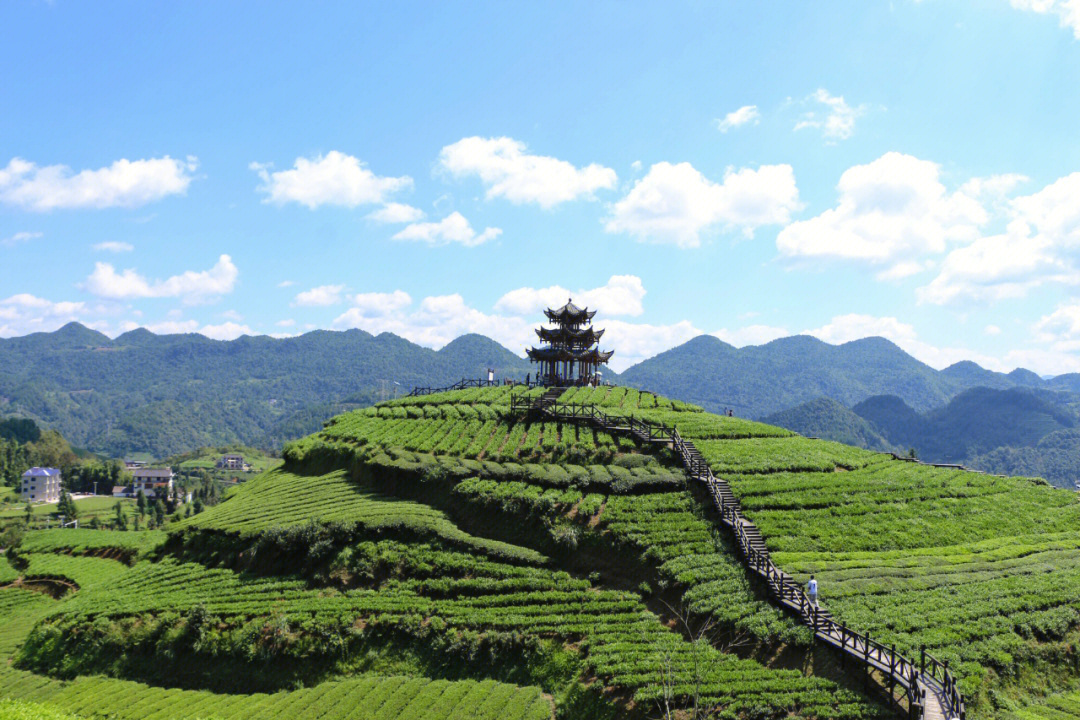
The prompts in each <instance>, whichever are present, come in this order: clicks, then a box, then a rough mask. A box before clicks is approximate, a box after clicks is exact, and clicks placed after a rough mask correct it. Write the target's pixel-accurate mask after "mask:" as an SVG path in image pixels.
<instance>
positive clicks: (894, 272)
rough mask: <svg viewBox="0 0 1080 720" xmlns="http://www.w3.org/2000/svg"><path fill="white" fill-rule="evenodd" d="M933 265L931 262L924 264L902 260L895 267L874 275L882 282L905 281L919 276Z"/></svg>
mask: <svg viewBox="0 0 1080 720" xmlns="http://www.w3.org/2000/svg"><path fill="white" fill-rule="evenodd" d="M931 265H932V263H929V262H926V263H922V262H918V261H917V260H902V261H900V262H898V263H896V264H895V265H893V266H892V267H890V268H888V269H885V270H882V271H881V272H879V273H877V274H876V275H874V277H875V278H876V279H878V280H882V281H886V280H903V279H904V278H906V277H911V276H912V275H918V274H919V273H921V272H923V271H924V270H926V269H927V268H929V267H930V266H931Z"/></svg>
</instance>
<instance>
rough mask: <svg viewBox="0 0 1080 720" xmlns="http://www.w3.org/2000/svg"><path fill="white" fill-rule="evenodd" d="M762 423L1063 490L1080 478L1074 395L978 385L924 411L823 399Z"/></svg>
mask: <svg viewBox="0 0 1080 720" xmlns="http://www.w3.org/2000/svg"><path fill="white" fill-rule="evenodd" d="M765 420H766V421H768V422H770V423H773V424H775V425H780V426H781V427H786V428H788V429H790V430H795V431H797V432H800V433H802V434H804V435H813V436H820V437H824V438H828V439H831V440H839V441H841V442H846V443H849V444H852V445H858V446H859V447H870V448H874V449H877V450H888V451H894V452H900V453H906V452H907V451H908V449H909V448H913V449H914V450H915V451H916V452H917V454H918V456H919V457H920V458H922V459H923V460H926V461H930V462H940V463H963V464H966V465H968V466H970V467H973V468H976V469H979V470H984V471H987V472H992V473H995V474H1005V475H1030V476H1038V477H1043V478H1046V479H1047V480H1049V481H1050V482H1052V483H1054V484H1055V485H1058V486H1061V487H1069V488H1071V487H1073V485H1074V482H1075V481H1076V480H1078V479H1080V454H1078V453H1075V452H1072V451H1073V450H1074V449H1075V447H1074V442H1075V440H1074V436H1075V432H1074V430H1073V428H1075V427H1076V426H1077V424H1078V423H1080V417H1078V416H1077V408H1076V396H1075V395H1074V394H1073V393H1071V392H1064V391H1057V392H1054V391H1048V390H1035V389H1030V388H1015V387H1014V388H1008V389H1004V390H994V389H990V388H983V387H979V388H973V389H970V390H966V391H964V392H962V393H960V394H958V395H957V396H956V397H954V398H952V399H951V400H950V401H949V402H948V403H946V404H945V405H944V406H943V407H940V408H936V409H934V410H931V411H929V412H926V413H919V412H916V411H915V409H914V408H912V407H911V406H909V405H908V404H907V403H905V402H904V401H903V399H901V398H899V397H896V396H895V395H878V396H875V397H871V398H867V399H866V400H864V401H862V402H860V403H858V404H857V405H855V407H854V408H847V407H844V406H842V405H840V404H839V403H836V402H834V401H832V400H829V399H826V398H819V399H817V400H812V401H810V402H808V403H804V404H802V405H800V406H798V407H795V408H791V409H789V410H784V411H782V412H779V413H775V414H773V415H770V416H769V417H767V418H765Z"/></svg>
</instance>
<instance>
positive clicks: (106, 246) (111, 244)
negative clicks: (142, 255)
mask: <svg viewBox="0 0 1080 720" xmlns="http://www.w3.org/2000/svg"><path fill="white" fill-rule="evenodd" d="M94 249H95V250H97V251H98V252H113V253H122V252H131V251H132V250H134V249H135V246H134V245H132V244H131V243H126V242H117V241H115V240H108V241H106V242H99V243H97V244H95V245H94Z"/></svg>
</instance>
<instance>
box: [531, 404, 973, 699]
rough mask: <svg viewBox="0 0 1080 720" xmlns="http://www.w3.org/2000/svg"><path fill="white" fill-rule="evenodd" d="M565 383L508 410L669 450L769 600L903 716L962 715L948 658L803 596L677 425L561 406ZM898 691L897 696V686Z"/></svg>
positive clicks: (578, 406)
mask: <svg viewBox="0 0 1080 720" xmlns="http://www.w3.org/2000/svg"><path fill="white" fill-rule="evenodd" d="M563 390H564V388H550V389H549V390H547V391H546V392H545V393H544V394H543V395H542V396H540V397H537V398H521V399H515V398H511V401H510V407H511V412H516V411H524V412H526V413H532V414H536V415H539V416H541V417H544V418H545V419H550V420H555V421H558V422H568V423H580V424H588V425H592V426H593V427H595V428H597V429H599V430H603V431H605V432H609V433H615V434H620V435H625V436H629V437H632V438H633V439H634V440H636V441H637V442H638V443H640V444H645V445H663V446H665V447H669V448H671V449H672V450H673V451H674V452H675V454H676V455H677V456H678V458H679V460H680V462H682V464H683V466H684V467H685V468H686V471H687V473H688V474H689V475H690V477H691V478H693V479H695V480H698V481H700V482H702V483H703V484H704V485H705V486H706V488H707V489H708V491H709V494H710V495H711V496H712V498H713V502H714V504H715V505H716V509H717V511H718V512H719V513H720V519H721V521H722V522H723V524H724V525H725V526H727V527H728V528H730V529H731V530H732V532H733V533H734V535H735V540H736V542H737V543H738V546H739V549H740V551H741V553H742V556H743V560H744V561H745V563H746V565H747V567H748V568H749V569H750V570H751V572H753V573H754V574H756V575H758V576H759V577H761V578H762V579H763V580H764V581H765V583H766V584H767V586H768V589H769V594H770V596H771V597H772V598H773V600H774V601H775V602H776V603H777V604H779V605H781V606H783V607H786V608H788V609H789V610H790V611H792V612H794V613H795V614H796V615H797V616H798V617H799V618H800V619H801V620H802V621H803V622H804V623H806V624H807V625H808V626H809V627H810V628H811V629H812V630H813V632H814V637H815V638H816V639H817V640H818V641H820V642H822V643H825V644H826V645H829V646H831V647H833V648H836V649H837V650H838V651H840V652H842V653H844V655H845V656H847V657H849V658H854V659H855V660H857V661H859V662H861V663H862V664H863V665H865V666H866V668H867V672H868V673H870V674H871V675H872V676H874V675H876V677H877V679H878V680H879V681H880V682H881V683H882V685H883V686H884V687H885V688H886V689H887V690H888V692H889V697H890V698H892V699H893V701H894V702H897V703H898V704H899V705H900V707H901V708H902V709H903V710H904V711H905V712H906V713H907V714H908V715H909V717H910V718H912V719H915V718H924V719H925V720H947V719H948V720H951V719H952V718H959V719H960V720H964V717H965V710H964V701H963V699H962V698H961V696H960V693H959V691H958V690H957V688H956V679H955V677H954V676H953V674H952V673H951V672H950V670H949V663H948V661H945V662H941V661H939V660H937V659H936V658H934V657H933V656H931V655H929V654H928V653H926V652H925V650H921V651H920V653H919V662H918V664H915V663H914V662H913V661H912V660H909V659H908V658H906V657H904V656H903V655H902V654H900V653H899V652H897V650H896V646H895V645H893V646H886V645H883V644H882V643H879V642H877V641H875V640H874V639H872V638H871V637H870V635H869V633H867V634H865V635H864V634H862V633H858V632H856V631H854V630H852V629H851V628H848V627H847V626H845V625H842V624H841V623H839V622H837V621H836V620H834V619H833V617H832V615H831V614H830V613H829V611H828V610H826V609H825V608H823V607H821V606H820V605H816V604H814V603H811V602H810V598H809V597H808V596H807V595H806V593H805V592H803V589H802V587H801V586H800V585H799V584H797V583H795V581H794V580H792V579H791V576H789V575H788V574H787V573H785V572H783V571H781V570H780V569H779V568H778V567H777V566H776V565H775V564H774V563H773V561H772V558H771V557H770V555H769V551H768V549H767V548H766V547H765V540H764V539H763V538H762V537H761V532H760V531H759V530H758V528H757V526H755V525H754V523H753V522H751V521H750V520H749V519H747V518H746V517H745V516H744V515H743V513H742V508H741V506H740V505H739V501H738V498H736V497H735V494H734V493H733V492H732V491H731V487H730V486H729V485H728V483H727V481H725V480H723V479H722V478H718V477H716V476H715V475H714V474H713V472H712V469H711V468H710V467H709V464H708V463H707V462H705V458H704V457H702V455H701V453H700V452H699V451H698V449H697V448H696V447H694V444H693V442H691V441H689V440H685V439H683V437H682V436H681V435H679V431H678V430H677V429H676V428H669V427H667V426H666V425H661V424H656V423H650V422H647V421H643V420H638V419H636V418H634V417H632V416H630V417H626V416H620V415H607V414H606V413H604V412H602V411H601V410H600V409H599V408H598V407H597V406H595V405H583V404H572V403H567V404H560V403H558V402H557V400H558V398H559V396H561V395H562V393H563ZM897 688H899V689H900V690H901V694H900V696H899V697H897V695H896V689H897Z"/></svg>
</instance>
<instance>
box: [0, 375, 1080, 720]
mask: <svg viewBox="0 0 1080 720" xmlns="http://www.w3.org/2000/svg"><path fill="white" fill-rule="evenodd" d="M529 394H530V395H531V396H538V395H539V393H538V391H536V390H533V391H531V392H530V393H529ZM512 395H513V396H515V397H519V398H520V397H521V395H522V393H521V391H520V390H516V391H515V390H514V389H512V388H509V387H492V388H477V389H470V390H462V391H455V392H448V393H441V394H433V395H426V396H422V397H410V398H402V399H399V400H395V401H392V402H388V403H383V404H381V405H378V406H376V407H373V408H367V409H365V410H358V411H354V412H351V413H347V414H345V415H342V416H340V417H338V418H336V419H335V420H334V421H332V422H331V423H330V424H328V426H327V427H326V428H325V429H324V430H323V431H322V432H320V433H317V434H316V435H314V436H311V437H309V438H305V439H303V440H301V441H298V442H297V443H294V444H293V445H292V446H291V447H289V448H287V450H286V452H285V466H284V467H282V468H278V469H275V470H273V471H270V472H267V473H265V474H263V475H261V476H259V477H258V478H254V479H252V480H251V481H249V482H247V483H245V484H244V485H242V486H240V487H239V488H237V489H236V491H235V493H234V494H233V495H232V496H231V497H230V498H229V499H228V500H227V501H225V502H223V503H221V504H220V505H217V506H214V507H211V508H208V509H207V510H206V511H205V512H203V513H201V514H199V515H195V516H193V517H191V518H189V519H187V520H185V521H183V522H181V523H177V524H175V525H173V526H171V527H170V530H169V533H168V534H167V535H166V534H165V533H130V532H105V531H90V530H83V531H77V532H75V531H55V530H54V531H48V532H37V531H35V532H30V533H28V534H27V536H26V538H25V539H24V542H23V544H22V546H21V547H20V548H19V549H18V551H17V553H16V554H15V555H14V560H13V561H11V562H8V563H7V564H6V565H4V564H0V579H6V582H8V583H10V582H12V581H16V582H17V583H24V582H25V583H28V584H27V585H26V587H33V586H34V583H35V582H38V583H45V585H48V583H50V582H51V583H53V584H54V586H56V587H59V588H61V589H63V590H65V591H66V594H63V593H55V594H56V596H57V597H61V599H59V600H56V599H52V598H50V597H48V596H45V595H42V594H41V593H37V592H30V591H28V590H26V589H23V588H22V587H18V586H16V587H8V588H6V589H0V617H2V618H6V619H9V620H10V622H7V621H5V622H4V624H3V630H0V650H2V651H3V652H4V653H5V654H6V655H7V656H9V657H14V658H16V663H15V665H14V666H12V667H8V668H7V669H4V670H2V671H0V695H2V696H6V697H13V698H16V699H19V700H20V701H26V702H44V703H47V704H49V705H50V706H51V707H54V708H56V709H58V710H59V711H63V712H70V713H76V714H84V715H91V714H94V713H115V714H116V716H117V717H123V718H128V717H131V718H134V717H156V718H165V717H184V718H187V717H207V716H213V717H222V718H233V717H235V718H237V719H238V720H239V718H261V717H282V716H286V715H287V716H290V717H293V716H295V717H311V718H317V717H318V718H337V717H364V718H367V717H371V718H375V717H378V718H383V717H385V718H391V717H406V718H408V717H417V718H419V717H424V718H450V717H492V718H494V717H498V718H503V717H509V718H537V719H538V718H540V717H551V716H552V715H553V714H554V715H555V716H556V717H560V718H562V717H566V718H570V717H573V718H578V717H581V718H597V719H598V720H599V718H608V717H622V716H626V717H634V718H641V719H642V720H643V719H644V718H647V717H654V716H657V715H658V714H661V713H662V709H663V707H664V706H665V702H666V703H667V704H668V705H669V706H674V707H675V708H687V707H689V706H690V705H692V704H693V701H694V697H695V696H696V697H697V698H698V701H699V704H700V705H701V706H702V707H704V708H707V709H708V711H709V713H711V714H713V715H716V716H721V717H725V718H732V720H740V719H743V718H745V719H747V720H748V719H749V718H778V719H779V718H788V717H807V718H811V717H812V718H822V719H825V718H852V719H855V718H872V717H874V718H876V717H886V716H889V715H891V714H892V713H894V712H896V708H895V707H894V708H893V709H889V708H888V707H887V706H886V705H885V704H883V703H882V702H881V701H880V700H879V696H878V695H876V694H875V692H874V691H867V690H866V689H865V688H864V686H863V685H861V684H860V683H859V682H855V681H850V682H849V681H848V680H847V679H845V673H846V672H850V669H849V670H844V669H842V668H841V666H839V665H838V664H837V663H836V659H837V658H836V656H834V655H831V654H830V653H829V652H828V651H826V650H822V649H820V648H819V649H817V650H814V649H813V647H814V646H813V644H812V633H811V632H810V631H809V629H808V628H806V627H804V626H802V625H801V624H800V623H799V622H798V621H797V619H796V618H795V617H794V616H793V615H791V614H788V613H786V612H785V611H783V610H781V609H780V608H778V607H777V606H776V605H775V604H774V603H773V602H772V601H770V599H769V597H768V595H767V593H766V592H765V590H764V588H763V587H762V586H761V585H760V584H759V583H758V582H757V581H756V580H755V579H754V578H753V576H752V575H751V574H750V573H749V572H748V571H747V568H746V567H745V565H744V563H743V560H742V558H741V556H740V555H739V554H738V553H737V552H736V550H735V548H734V546H733V545H732V543H731V539H730V537H729V536H728V532H727V531H726V530H725V529H724V528H723V527H722V526H721V525H720V524H719V523H718V522H717V518H716V515H715V512H714V510H713V508H712V505H711V504H710V501H709V500H708V499H707V498H706V497H705V496H704V495H703V493H702V492H701V489H700V488H697V487H695V486H694V485H693V484H692V483H689V482H688V480H687V476H686V474H685V473H684V472H683V471H682V469H681V466H680V465H679V462H678V461H677V460H676V458H675V456H674V455H673V454H672V452H671V451H670V450H669V449H666V448H664V447H660V446H657V445H654V446H647V445H645V444H643V443H641V442H639V441H637V440H634V439H632V438H631V437H630V436H629V434H627V433H625V432H622V431H618V429H617V428H615V429H613V431H612V432H611V433H609V432H603V431H598V430H596V429H594V428H591V427H589V426H588V425H585V424H582V423H574V422H562V421H559V422H556V421H553V420H545V421H540V420H535V421H531V420H529V419H527V418H525V417H524V416H522V415H521V414H520V413H515V412H514V411H512V408H511V397H512ZM559 401H560V403H570V404H573V403H586V404H594V405H597V406H599V407H601V408H603V410H604V412H606V413H608V414H610V415H613V416H616V417H619V416H633V417H634V418H639V419H647V420H650V421H653V422H660V423H665V424H667V425H668V426H676V427H678V429H679V432H680V434H681V435H682V436H683V437H685V438H687V439H690V440H692V441H693V442H694V444H695V445H696V447H697V448H698V449H699V450H700V452H701V454H702V455H703V456H704V458H705V460H706V461H707V462H708V463H709V465H710V466H711V467H712V468H713V471H714V472H715V473H716V474H717V475H719V476H722V477H723V478H725V479H727V480H728V481H729V483H730V485H731V487H732V489H733V490H734V492H735V493H736V495H737V496H738V497H739V499H740V501H741V503H742V507H743V510H744V512H745V514H746V515H747V516H748V517H750V518H751V519H752V520H753V521H754V522H755V523H756V525H757V526H758V528H760V530H761V532H762V534H763V536H764V538H765V542H766V543H767V545H768V547H769V548H770V550H771V551H772V552H773V557H774V560H775V561H776V562H777V563H778V564H780V565H781V566H782V567H783V568H784V569H786V570H788V571H789V572H791V573H792V574H793V575H794V576H795V577H796V578H797V579H798V580H799V581H803V580H805V579H806V578H807V577H808V576H809V574H810V573H815V574H816V575H817V577H818V579H819V581H820V582H821V588H822V597H823V600H824V602H825V603H826V604H827V605H828V607H829V608H830V610H831V611H832V612H833V614H834V615H835V616H836V617H837V618H838V619H839V620H841V621H842V622H844V623H846V624H848V625H850V626H851V627H854V628H858V629H860V630H867V631H870V632H871V633H872V634H873V636H874V637H875V638H880V639H882V640H883V641H885V642H889V643H892V642H895V643H896V644H897V646H898V647H899V648H902V649H903V650H905V651H906V652H908V653H909V654H912V653H913V654H915V655H917V654H918V648H919V647H920V646H923V645H925V646H926V647H927V648H928V649H930V651H932V652H933V653H934V654H935V655H938V656H940V657H942V658H947V659H950V660H951V661H952V663H953V666H954V667H955V668H958V669H959V671H960V674H961V677H962V682H963V689H964V692H965V698H966V699H968V702H969V709H970V710H971V711H972V714H973V716H977V717H983V716H985V717H996V716H1001V717H1006V716H1009V717H1024V718H1025V720H1027V718H1035V717H1048V718H1049V717H1056V716H1054V715H1053V713H1059V712H1064V710H1063V709H1062V708H1065V707H1066V705H1067V702H1068V698H1069V696H1068V695H1055V696H1054V698H1056V699H1055V700H1054V702H1056V703H1057V705H1051V704H1047V703H1042V701H1041V699H1040V698H1039V697H1038V695H1039V694H1040V693H1041V692H1045V690H1046V689H1048V688H1050V689H1052V688H1053V687H1055V686H1057V687H1059V688H1060V690H1062V691H1064V690H1067V689H1069V687H1070V686H1069V683H1071V682H1074V680H1073V679H1071V678H1072V674H1071V673H1072V670H1070V669H1069V668H1070V667H1072V666H1071V665H1069V662H1065V663H1062V662H1060V659H1061V658H1069V657H1071V655H1070V653H1071V652H1073V651H1072V650H1070V648H1071V647H1072V645H1070V643H1072V642H1073V640H1074V639H1075V638H1076V637H1077V635H1076V633H1077V627H1078V624H1080V532H1078V531H1077V529H1076V528H1077V527H1080V525H1078V524H1077V522H1078V521H1080V517H1078V512H1080V505H1078V504H1077V500H1076V497H1075V495H1074V494H1071V493H1062V492H1059V491H1055V490H1053V489H1051V488H1048V487H1045V486H1042V485H1040V484H1038V483H1035V482H1032V481H1029V480H1025V479H1015V478H1010V479H1005V478H996V477H991V476H986V475H978V474H973V473H967V472H960V471H956V470H949V469H935V468H929V467H923V466H918V465H914V464H911V463H902V462H898V461H895V460H892V459H891V458H889V457H887V456H884V455H880V454H877V453H872V452H867V451H864V450H859V449H857V448H850V447H847V446H844V445H840V444H837V443H829V442H823V441H816V440H808V439H805V438H802V437H799V436H796V435H794V434H792V433H790V432H788V431H786V430H782V429H779V428H774V427H770V426H767V425H763V424H761V423H754V422H750V421H746V420H742V419H739V418H729V417H718V416H714V415H710V414H707V413H704V412H702V411H700V409H698V408H695V407H693V406H688V405H686V404H684V403H679V402H675V401H670V400H667V399H665V398H659V397H657V396H655V395H652V394H651V393H644V392H639V391H637V390H633V389H628V388H607V387H605V388H574V389H570V390H567V391H566V392H564V393H563V395H562V397H561V398H560V400H559ZM706 623H711V630H710V631H709V632H708V633H707V634H706V635H704V636H702V637H701V638H697V636H696V635H694V634H692V632H693V631H692V628H693V627H702V626H704V625H705V624H706ZM688 629H691V632H690V633H688V632H687V630H688ZM733 649H734V650H736V651H737V652H732V650H733ZM1055 660H1058V661H1059V662H1057V664H1056V665H1054V664H1053V663H1054V662H1055ZM225 668H227V670H225ZM1043 671H1045V672H1043ZM1034 672H1041V673H1042V675H1041V682H1042V688H1041V689H1040V690H1039V692H1036V688H1035V687H1034V686H1033V683H1032V682H1031V677H1032V673H1034ZM855 677H858V673H856V674H855ZM301 685H302V686H303V689H295V688H297V687H299V686H301ZM256 690H257V691H256ZM1009 698H1012V699H1009ZM1048 702H1049V701H1048ZM1039 712H1041V713H1043V714H1042V715H1032V714H1030V713H1039ZM169 713H172V714H169ZM1009 713H1015V714H1014V715H1008V714H1009ZM1021 713H1029V714H1028V715H1022V714H1021Z"/></svg>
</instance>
